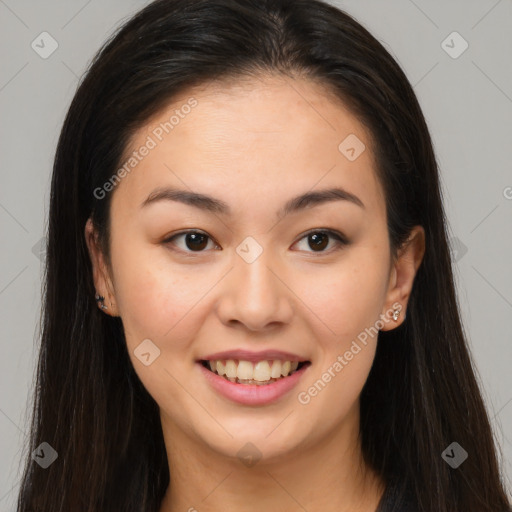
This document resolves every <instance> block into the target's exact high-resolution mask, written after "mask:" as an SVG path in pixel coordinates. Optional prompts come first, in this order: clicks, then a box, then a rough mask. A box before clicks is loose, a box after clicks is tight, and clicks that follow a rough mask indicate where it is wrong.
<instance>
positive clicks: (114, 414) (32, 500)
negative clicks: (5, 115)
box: [18, 0, 510, 512]
mask: <svg viewBox="0 0 512 512" xmlns="http://www.w3.org/2000/svg"><path fill="white" fill-rule="evenodd" d="M37 389H38V393H37V396H36V401H35V405H34V418H33V425H32V437H31V445H30V456H28V457H27V465H26V469H25V474H24V479H23V482H22V487H21V491H20V495H19V502H18V511H19V512H22V511H23V512H24V511H29V510H30V511H39V510H41V511H42V510H44V511H48V510H73V511H74V512H78V511H93V510H94V511H110V510H115V511H119V510H122V511H143V510H144V511H158V512H175V511H178V510H189V511H193V510H199V511H214V510H215V511H217V510H244V511H253V510H261V509H265V510H269V511H282V510H290V511H291V510H307V511H309V512H314V511H317V510H318V511H319V510H322V511H335V510H336V511H356V510H357V511H361V512H363V511H364V512H375V511H378V512H384V511H390V510H394V511H402V512H405V511H410V512H412V511H418V512H427V511H428V512H430V511H436V512H455V511H460V510H465V511H470V512H476V511H478V512H486V511H488V512H491V511H493V512H495V511H497V510H499V511H505V510H510V504H509V503H508V501H507V496H506V493H505V490H504V486H503V483H502V481H501V478H500V473H499V466H498V461H497V454H496V448H495V446H494V441H493V437H492V431H491V427H490V422H489V418H488V416H487V412H486V410H485V407H484V403H483V400H482V396H481V393H480V390H479V387H478V384H477V381H476V378H475V373H474V370H473V367H472V362H471V359H470V356H469V353H468V348H467V345H466V341H465V339H464V334H463V330H462V327H461V322H460V315H459V311H458V308H457V303H456V297H455V291H454V283H453V276H452V270H451V263H450V256H449V250H448V246H447V238H446V226H445V217H444V213H443V206H442V201H441V197H440V189H439V181H438V171H437V165H436V161H435V156H434V154H433V149H432V143H431V139H430V135H429V132H428V129H427V126H426V124H425V120H424V117H423V115H422V113H421V110H420V107H419V105H418V102H417V100H416V97H415V95H414V93H413V90H412V88H411V86H410V84H409V82H408V80H407V79H406V77H405V75H404V74H403V72H402V71H401V69H400V68H399V66H398V65H397V63H396V62H395V61H394V60H393V59H392V57H391V56H390V55H389V53H388V52H387V51H386V50H385V49H384V48H383V47H382V45H381V44H380V43H378V41H377V40H376V39H375V38H374V37H373V36H371V35H370V34H369V33H368V32H367V31H366V30H365V29H364V28H363V27H362V26H361V25H359V24H358V23H357V22H356V21H354V20H353V19H352V18H351V17H350V16H348V15H347V14H345V13H343V12H341V11H340V10H338V9H336V8H334V7H332V6H330V5H328V4H325V3H322V2H320V1H311V0H308V1H290V0H272V1H270V0H269V1H263V2H262V1H260V0H258V1H256V0H236V1H228V0H215V1H206V0H196V1H191V0H159V1H156V2H153V3H151V4H149V5H148V6H147V7H145V8H144V9H143V10H142V11H141V12H139V13H138V14H137V15H136V16H134V17H133V18H132V19H131V20H129V21H128V22H127V23H126V24H125V25H124V26H123V27H122V29H121V30H120V31H119V32H118V33H117V34H116V35H115V36H114V37H113V38H112V39H111V40H110V41H109V42H108V43H107V44H106V45H105V46H104V47H103V48H102V50H101V51H100V52H99V53H98V55H97V56H96V58H95V59H94V62H93V63H92V65H91V66H90V69H89V70H88V72H87V74H86V76H85V78H84V80H83V81H82V83H81V84H80V86H79V88H78V91H77V93H76V95H75V97H74V100H73V102H72V104H71V107H70V109H69V112H68V115H67V118H66V121H65V123H64V126H63V129H62V133H61V137H60V140H59V144H58V148H57V154H56V159H55V166H54V173H53V179H52V192H51V204H50V223H49V233H48V247H47V272H46V289H45V302H44V327H43V335H42V347H41V352H40V360H39V367H38V388H37ZM42 443H47V444H42ZM38 458H39V459H41V460H38ZM50 460H51V462H50ZM42 461H46V463H42ZM35 462H38V464H35ZM45 466H46V467H45Z"/></svg>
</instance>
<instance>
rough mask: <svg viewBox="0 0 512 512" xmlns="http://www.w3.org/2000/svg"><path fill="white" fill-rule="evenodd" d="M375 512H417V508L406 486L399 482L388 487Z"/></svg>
mask: <svg viewBox="0 0 512 512" xmlns="http://www.w3.org/2000/svg"><path fill="white" fill-rule="evenodd" d="M375 512H417V508H416V507H415V506H414V500H413V499H412V495H411V493H410V491H409V490H408V489H407V488H406V487H405V485H404V484H401V483H399V482H398V481H391V482H390V483H389V484H388V485H387V486H386V490H385V491H384V494H383V495H382V498H381V500H380V502H379V506H378V507H377V510H376V511H375Z"/></svg>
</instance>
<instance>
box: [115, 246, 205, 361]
mask: <svg viewBox="0 0 512 512" xmlns="http://www.w3.org/2000/svg"><path fill="white" fill-rule="evenodd" d="M112 261H113V267H114V269H115V283H116V284H115V293H116V300H117V305H118V308H119V314H120V315H121V317H122V320H123V326H124V329H125V333H126V338H127V343H128V345H129V347H130V348H131V349H132V350H133V348H135V346H136V345H137V344H139V343H140V342H141V341H142V340H143V339H146V338H149V339H151V340H155V343H158V344H161V342H162V340H163V339H164V338H169V337H172V339H173V344H172V350H173V351H175V352H176V351H180V350H181V349H183V348H185V346H186V343H187V340H188V339H189V338H191V337H193V334H194V329H195V328H197V327H199V324H198V322H197V321H196V322H192V323H191V322H190V321H189V320H190V318H191V317H192V316H193V314H191V312H192V311H199V309H197V308H196V309H194V307H195V306H196V304H197V303H198V301H199V300H200V298H201V297H202V296H203V295H204V293H205V292H206V291H207V290H208V289H209V288H210V287H211V284H209V282H210V281H212V282H213V281H214V280H213V277H214V276H210V277H208V276H207V275H206V274H204V272H201V271H197V270H194V272H192V268H193V266H190V267H189V269H190V270H182V269H181V270H178V269H176V268H175V267H173V266H172V265H171V264H170V260H169V258H166V253H165V250H163V249H162V248H160V247H157V246H154V247H148V246H147V245H146V246H142V245H141V247H136V246H131V247H130V249H129V250H128V249H126V250H123V248H122V247H119V250H118V251H117V252H114V251H113V255H112ZM196 320H197V319H196ZM194 326H195V327H194ZM157 340H158V341H157ZM167 348H168V347H166V350H167Z"/></svg>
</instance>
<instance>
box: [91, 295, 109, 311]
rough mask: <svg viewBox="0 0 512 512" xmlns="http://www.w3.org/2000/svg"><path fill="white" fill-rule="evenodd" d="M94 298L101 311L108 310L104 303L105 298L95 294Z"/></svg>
mask: <svg viewBox="0 0 512 512" xmlns="http://www.w3.org/2000/svg"><path fill="white" fill-rule="evenodd" d="M94 298H95V299H96V302H97V303H98V306H100V307H101V309H108V308H107V306H105V303H104V301H105V297H103V296H102V295H99V294H96V296H95V297H94Z"/></svg>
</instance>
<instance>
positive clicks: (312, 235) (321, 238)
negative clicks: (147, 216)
mask: <svg viewBox="0 0 512 512" xmlns="http://www.w3.org/2000/svg"><path fill="white" fill-rule="evenodd" d="M180 237H185V239H184V240H185V248H183V247H179V248H180V249H181V250H183V251H184V252H204V249H205V248H206V247H207V246H208V241H211V242H212V243H213V240H212V239H211V238H210V237H209V236H208V235H207V234H206V233H202V232H200V231H184V232H182V233H178V234H176V235H173V236H171V237H169V238H167V239H166V240H164V242H163V243H164V244H170V243H175V242H174V241H175V240H176V239H179V238H180ZM329 238H334V239H335V240H336V242H337V244H338V247H339V246H343V245H347V243H348V242H347V240H346V239H345V237H344V236H343V235H342V234H341V233H338V232H337V231H332V230H316V231H310V232H309V233H306V234H305V235H304V236H302V238H300V239H299V242H300V241H302V240H304V239H307V243H308V245H309V247H310V248H314V250H313V251H312V252H327V251H325V250H324V249H325V248H326V246H328V245H329ZM296 243H297V242H296ZM176 245H178V244H176ZM214 245H215V244H214ZM217 247H218V246H217ZM306 252H307V251H306Z"/></svg>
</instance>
